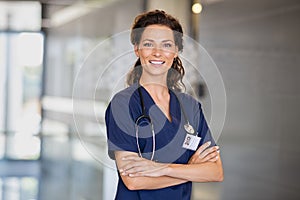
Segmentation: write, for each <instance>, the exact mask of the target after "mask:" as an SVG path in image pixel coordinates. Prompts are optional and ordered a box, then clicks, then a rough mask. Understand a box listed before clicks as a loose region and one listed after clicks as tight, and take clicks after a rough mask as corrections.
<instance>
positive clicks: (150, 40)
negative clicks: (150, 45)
mask: <svg viewBox="0 0 300 200" xmlns="http://www.w3.org/2000/svg"><path fill="white" fill-rule="evenodd" d="M145 41H149V42H155V41H154V40H152V39H144V40H142V42H145ZM161 42H163V43H164V42H172V43H175V42H174V41H173V40H163V41H161Z"/></svg>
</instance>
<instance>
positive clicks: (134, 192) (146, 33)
mask: <svg viewBox="0 0 300 200" xmlns="http://www.w3.org/2000/svg"><path fill="white" fill-rule="evenodd" d="M182 37H183V31H182V27H181V25H180V23H179V22H178V21H177V20H176V19H175V18H174V17H172V16H170V15H168V14H166V13H165V12H164V11H160V10H155V11H150V12H147V13H144V14H141V15H139V16H137V17H136V19H135V21H134V24H133V27H132V32H131V42H132V44H133V45H134V52H135V54H136V56H137V57H138V59H137V61H136V63H135V66H134V68H133V70H132V71H131V72H130V73H129V75H128V80H127V82H128V85H129V87H128V88H126V89H124V90H122V91H120V92H119V93H117V94H116V95H115V96H114V97H113V99H112V101H111V102H110V104H109V106H108V108H107V110H106V116H105V120H106V126H107V136H108V151H109V155H110V157H111V158H112V159H115V160H116V164H117V168H118V172H119V173H118V175H119V182H118V189H117V194H116V199H130V200H135V199H136V200H138V199H142V200H148V199H167V198H171V199H184V200H186V199H190V198H191V189H192V182H208V181H222V180H223V169H222V163H221V158H220V156H219V150H218V149H219V147H218V146H216V145H215V142H214V140H213V138H212V136H211V133H210V132H209V128H208V126H207V123H206V121H205V118H204V116H203V113H202V109H201V105H200V103H199V102H198V101H196V100H195V99H194V98H193V97H191V96H189V95H187V94H185V93H182V92H180V91H181V90H182V89H183V88H184V84H183V82H182V78H183V75H184V68H183V66H182V62H181V60H180V58H179V57H178V54H179V52H180V51H182V49H183V39H182Z"/></svg>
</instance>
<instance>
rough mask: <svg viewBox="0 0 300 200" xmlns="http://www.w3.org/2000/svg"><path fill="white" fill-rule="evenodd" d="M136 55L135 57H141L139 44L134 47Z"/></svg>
mask: <svg viewBox="0 0 300 200" xmlns="http://www.w3.org/2000/svg"><path fill="white" fill-rule="evenodd" d="M134 53H135V55H136V56H137V57H140V55H139V46H138V44H135V45H134Z"/></svg>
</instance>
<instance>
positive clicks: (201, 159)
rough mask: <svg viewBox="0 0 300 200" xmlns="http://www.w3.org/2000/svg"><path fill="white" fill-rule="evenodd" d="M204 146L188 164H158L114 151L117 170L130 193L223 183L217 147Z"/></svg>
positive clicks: (134, 154)
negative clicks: (191, 184)
mask: <svg viewBox="0 0 300 200" xmlns="http://www.w3.org/2000/svg"><path fill="white" fill-rule="evenodd" d="M209 145H210V143H209V142H207V143H205V144H203V145H202V146H200V147H199V149H198V150H197V151H196V152H195V153H194V155H193V156H192V157H191V159H190V160H189V162H188V163H187V164H170V163H157V162H154V161H150V160H147V159H144V158H141V157H139V156H138V154H137V153H134V152H128V151H116V152H115V158H116V162H117V167H118V170H119V172H120V175H121V178H122V180H123V182H124V184H125V185H126V186H127V188H128V189H129V190H141V189H160V188H164V187H169V186H173V185H178V184H181V183H185V182H188V181H194V182H209V181H222V180H223V168H222V162H221V158H220V155H219V147H218V146H214V147H210V148H208V147H209Z"/></svg>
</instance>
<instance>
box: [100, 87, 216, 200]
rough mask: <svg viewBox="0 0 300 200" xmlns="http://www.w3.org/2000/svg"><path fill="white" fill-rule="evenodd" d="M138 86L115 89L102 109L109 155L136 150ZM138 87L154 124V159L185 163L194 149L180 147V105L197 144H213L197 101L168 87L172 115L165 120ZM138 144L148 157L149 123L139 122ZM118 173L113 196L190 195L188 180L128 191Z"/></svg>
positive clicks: (184, 199)
mask: <svg viewBox="0 0 300 200" xmlns="http://www.w3.org/2000/svg"><path fill="white" fill-rule="evenodd" d="M138 87H139V85H138V84H134V85H132V86H130V87H128V88H126V89H124V90H122V91H120V92H119V93H117V94H116V95H115V96H114V97H113V99H112V100H111V102H110V103H109V105H108V108H107V110H106V113H105V122H106V128H107V142H108V154H109V156H110V158H112V159H114V151H130V152H136V153H138V147H137V142H136V135H135V134H136V132H135V131H136V129H135V120H136V119H137V118H138V117H139V116H141V115H142V107H141V103H140V96H139V93H138V90H137V88H138ZM140 87H141V92H142V96H143V99H144V104H145V111H146V114H148V115H149V116H150V117H151V120H152V122H153V126H154V132H155V141H156V145H155V156H154V160H155V161H157V162H161V163H177V164H186V163H188V161H189V159H190V158H191V156H192V155H193V154H194V151H192V150H187V149H184V148H183V147H182V144H183V142H184V139H185V136H186V132H185V130H184V128H183V126H184V124H186V119H185V118H184V114H183V113H182V109H184V111H185V113H186V115H187V118H188V120H189V122H190V124H191V125H192V126H193V127H194V129H195V130H197V132H198V136H199V137H201V140H200V143H199V146H201V145H202V144H203V143H205V142H207V141H211V142H212V144H211V146H213V145H215V142H214V140H213V138H212V136H211V133H210V131H209V128H208V126H207V123H206V120H205V118H204V115H203V112H202V109H201V104H200V103H199V102H198V101H197V100H195V99H194V98H193V97H191V96H190V95H188V94H185V93H176V94H175V92H173V91H172V90H169V93H170V115H171V118H172V120H171V121H169V120H168V119H167V118H166V116H165V115H164V113H163V112H162V111H161V110H160V109H159V108H158V106H157V105H156V104H155V102H154V100H153V99H152V97H151V96H150V94H149V93H148V92H147V91H146V90H145V88H143V87H142V86H140ZM178 99H179V100H180V102H179V100H178ZM181 107H183V108H181ZM139 145H140V149H141V151H142V153H143V157H145V158H148V159H150V157H151V155H152V147H153V139H152V133H151V129H150V127H149V125H146V126H140V128H139ZM199 146H198V147H199ZM118 176H119V182H118V188H117V194H116V197H115V199H117V200H119V199H121V200H124V199H130V200H154V199H155V200H157V199H168V198H170V199H174V200H175V199H180V200H189V199H190V198H191V191H192V183H191V182H187V183H183V184H179V185H176V186H170V187H166V188H162V189H155V190H134V191H131V190H128V189H127V187H126V186H125V184H124V183H123V181H122V179H121V177H120V174H119V173H118Z"/></svg>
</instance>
